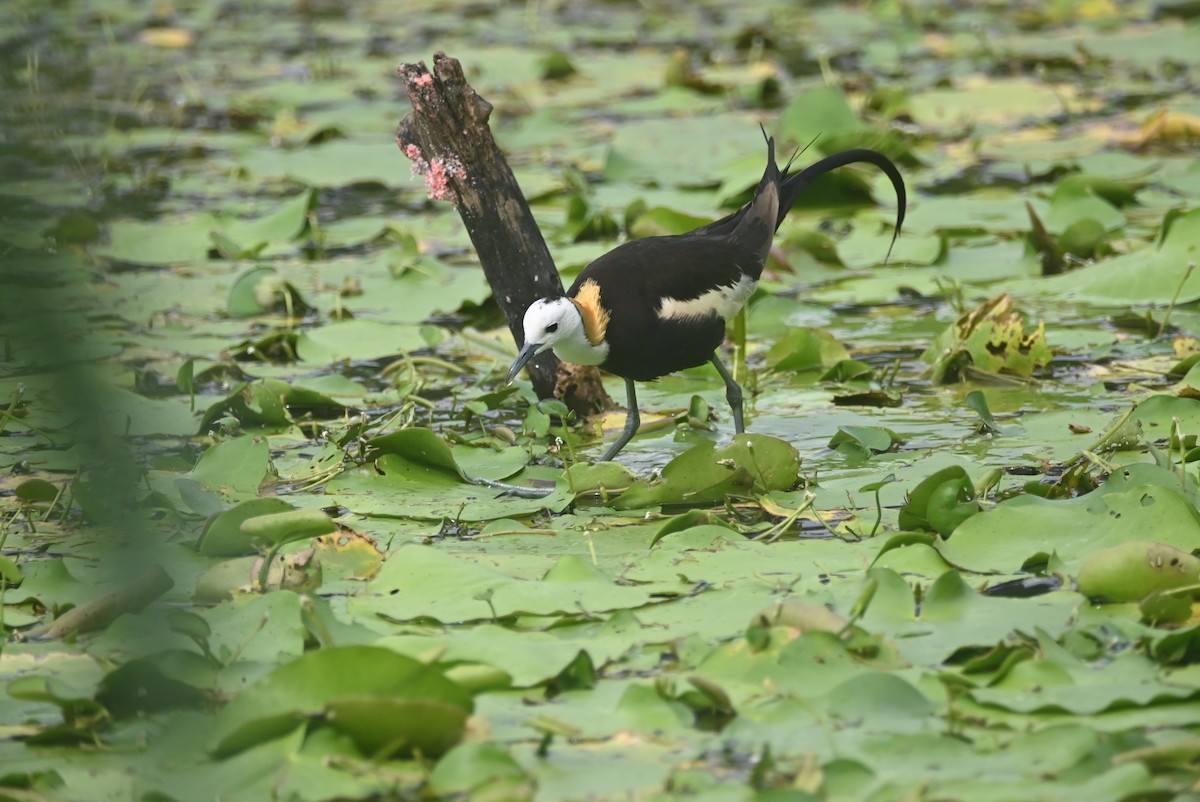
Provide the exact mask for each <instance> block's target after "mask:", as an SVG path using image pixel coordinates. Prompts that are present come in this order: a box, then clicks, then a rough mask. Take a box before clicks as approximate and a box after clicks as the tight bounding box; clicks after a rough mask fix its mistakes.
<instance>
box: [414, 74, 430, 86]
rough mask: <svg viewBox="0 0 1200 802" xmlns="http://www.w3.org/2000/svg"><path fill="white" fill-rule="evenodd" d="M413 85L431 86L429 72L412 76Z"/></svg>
mask: <svg viewBox="0 0 1200 802" xmlns="http://www.w3.org/2000/svg"><path fill="white" fill-rule="evenodd" d="M413 85H414V86H433V76H432V75H430V74H429V73H425V74H424V75H418V76H417V77H416V78H413Z"/></svg>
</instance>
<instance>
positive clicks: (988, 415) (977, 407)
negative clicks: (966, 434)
mask: <svg viewBox="0 0 1200 802" xmlns="http://www.w3.org/2000/svg"><path fill="white" fill-rule="evenodd" d="M966 404H967V408H968V409H970V410H972V411H973V412H974V413H975V414H976V415H978V416H979V420H980V421H981V424H980V428H981V429H982V430H983V431H984V432H990V433H993V434H995V433H998V432H999V431H1000V424H998V423H996V419H995V418H994V417H992V410H991V409H989V408H988V402H987V396H986V395H984V394H983V392H982V391H981V390H972V391H971V392H969V393H967V399H966Z"/></svg>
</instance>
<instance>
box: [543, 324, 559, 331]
mask: <svg viewBox="0 0 1200 802" xmlns="http://www.w3.org/2000/svg"><path fill="white" fill-rule="evenodd" d="M556 331H558V324H557V323H551V324H550V325H549V326H547V327H546V333H547V334H553V333H554V332H556Z"/></svg>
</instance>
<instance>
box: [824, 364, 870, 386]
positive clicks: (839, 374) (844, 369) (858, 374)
mask: <svg viewBox="0 0 1200 802" xmlns="http://www.w3.org/2000/svg"><path fill="white" fill-rule="evenodd" d="M874 374H875V368H873V367H871V366H870V365H868V364H867V363H866V362H860V361H858V360H857V359H842V360H839V361H838V362H836V363H834V365H833V367H831V368H830V369H829V370H827V371H825V373H824V374H822V375H821V381H823V382H850V381H855V380H856V379H857V380H864V379H869V378H871V377H872V376H873V375H874Z"/></svg>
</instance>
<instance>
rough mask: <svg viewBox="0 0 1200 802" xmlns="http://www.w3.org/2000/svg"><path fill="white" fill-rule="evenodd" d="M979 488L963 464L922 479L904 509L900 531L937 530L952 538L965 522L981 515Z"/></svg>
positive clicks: (901, 515) (901, 513) (902, 508)
mask: <svg viewBox="0 0 1200 802" xmlns="http://www.w3.org/2000/svg"><path fill="white" fill-rule="evenodd" d="M974 498H975V488H974V486H973V485H972V484H971V477H970V476H968V475H967V472H966V469H964V468H963V467H962V466H960V465H952V466H950V467H948V468H943V469H942V470H940V471H938V472H937V473H934V474H932V475H931V476H927V477H925V478H924V479H922V480H921V482H920V484H918V485H917V486H916V487H915V488H913V491H912V493H910V494H909V496H908V500H907V501H905V503H904V506H902V507H901V508H900V519H899V523H900V528H901V529H905V530H909V531H933V532H937V533H938V534H940V535H941V536H942V537H949V536H950V534H951V533H952V532H953V531H954V530H955V529H957V528H958V526H959V525H960V524H962V523H963V521H965V520H967V519H968V518H970V517H971V516H972V515H975V514H976V513H977V512H979V505H978V503H976V502H975V501H974Z"/></svg>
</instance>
